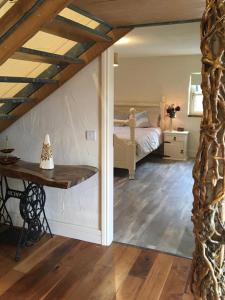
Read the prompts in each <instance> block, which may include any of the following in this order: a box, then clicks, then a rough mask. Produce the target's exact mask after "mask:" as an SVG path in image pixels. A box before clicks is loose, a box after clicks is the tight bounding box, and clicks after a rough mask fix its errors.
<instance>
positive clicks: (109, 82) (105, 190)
mask: <svg viewBox="0 0 225 300" xmlns="http://www.w3.org/2000/svg"><path fill="white" fill-rule="evenodd" d="M113 58H114V51H113V48H112V47H110V48H108V49H107V50H106V51H104V52H103V53H102V55H101V150H100V151H101V153H100V157H101V168H100V169H101V175H100V178H101V182H100V185H101V211H100V212H101V234H102V245H105V246H109V245H111V243H112V241H113V110H114V67H113Z"/></svg>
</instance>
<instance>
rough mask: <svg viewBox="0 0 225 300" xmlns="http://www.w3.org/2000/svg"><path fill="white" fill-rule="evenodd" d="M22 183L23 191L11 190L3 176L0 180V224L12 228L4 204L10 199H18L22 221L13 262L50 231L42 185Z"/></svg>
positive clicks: (10, 219)
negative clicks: (24, 250) (24, 249)
mask: <svg viewBox="0 0 225 300" xmlns="http://www.w3.org/2000/svg"><path fill="white" fill-rule="evenodd" d="M22 182H23V187H24V190H23V191H18V190H14V189H11V188H10V187H9V183H8V179H7V177H5V176H2V177H1V180H0V224H1V225H7V226H10V227H13V222H12V218H11V216H10V214H9V212H8V209H7V206H6V203H7V201H8V200H9V199H10V198H16V199H19V201H20V203H19V209H20V215H21V217H22V219H23V226H22V230H21V232H20V236H19V240H18V243H17V248H16V256H15V260H16V261H19V260H20V258H21V249H22V248H23V247H27V246H31V245H33V244H35V243H36V242H38V241H39V240H40V239H41V238H42V236H43V235H44V234H45V233H47V232H49V233H50V235H51V237H52V236H53V235H52V233H51V229H50V227H49V224H48V220H47V218H46V214H45V201H46V195H45V190H44V188H43V186H42V185H39V184H36V183H32V182H26V181H24V180H22Z"/></svg>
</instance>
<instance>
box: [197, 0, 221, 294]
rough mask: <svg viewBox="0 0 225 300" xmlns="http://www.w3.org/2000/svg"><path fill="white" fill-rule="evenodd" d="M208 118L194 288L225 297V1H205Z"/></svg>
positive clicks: (200, 169)
mask: <svg viewBox="0 0 225 300" xmlns="http://www.w3.org/2000/svg"><path fill="white" fill-rule="evenodd" d="M201 50H202V54H203V58H202V63H203V65H202V90H203V96H204V100H203V119H202V123H201V134H200V145H199V149H198V153H197V157H196V161H195V166H194V170H193V176H194V181H195V182H194V188H193V194H194V206H193V217H192V220H193V223H194V234H195V251H194V254H193V280H192V291H193V294H194V299H195V300H197V299H198V300H224V299H225V261H224V245H225V214H224V198H225V102H224V101H225V75H224V72H225V55H224V51H225V2H224V0H206V9H205V12H204V15H203V19H202V25H201Z"/></svg>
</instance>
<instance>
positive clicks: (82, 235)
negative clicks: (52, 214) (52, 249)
mask: <svg viewBox="0 0 225 300" xmlns="http://www.w3.org/2000/svg"><path fill="white" fill-rule="evenodd" d="M10 216H11V218H12V220H13V225H14V226H20V227H21V226H22V224H23V222H22V218H21V216H20V215H19V214H18V213H15V212H10ZM48 222H49V225H50V228H51V231H52V233H53V234H57V235H62V236H66V237H69V238H73V239H77V240H82V241H85V242H90V243H96V244H101V243H102V233H101V230H98V229H94V228H90V227H86V226H79V225H75V224H70V223H64V222H59V221H54V220H49V219H48Z"/></svg>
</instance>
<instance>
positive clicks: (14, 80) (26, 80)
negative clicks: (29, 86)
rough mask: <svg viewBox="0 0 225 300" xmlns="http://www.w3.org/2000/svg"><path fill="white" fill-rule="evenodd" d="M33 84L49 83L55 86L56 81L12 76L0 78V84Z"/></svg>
mask: <svg viewBox="0 0 225 300" xmlns="http://www.w3.org/2000/svg"><path fill="white" fill-rule="evenodd" d="M1 82H5V83H34V84H36V83H37V84H39V83H42V84H45V83H51V84H56V83H57V80H55V79H49V78H40V77H37V78H30V77H14V76H0V83H1Z"/></svg>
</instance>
